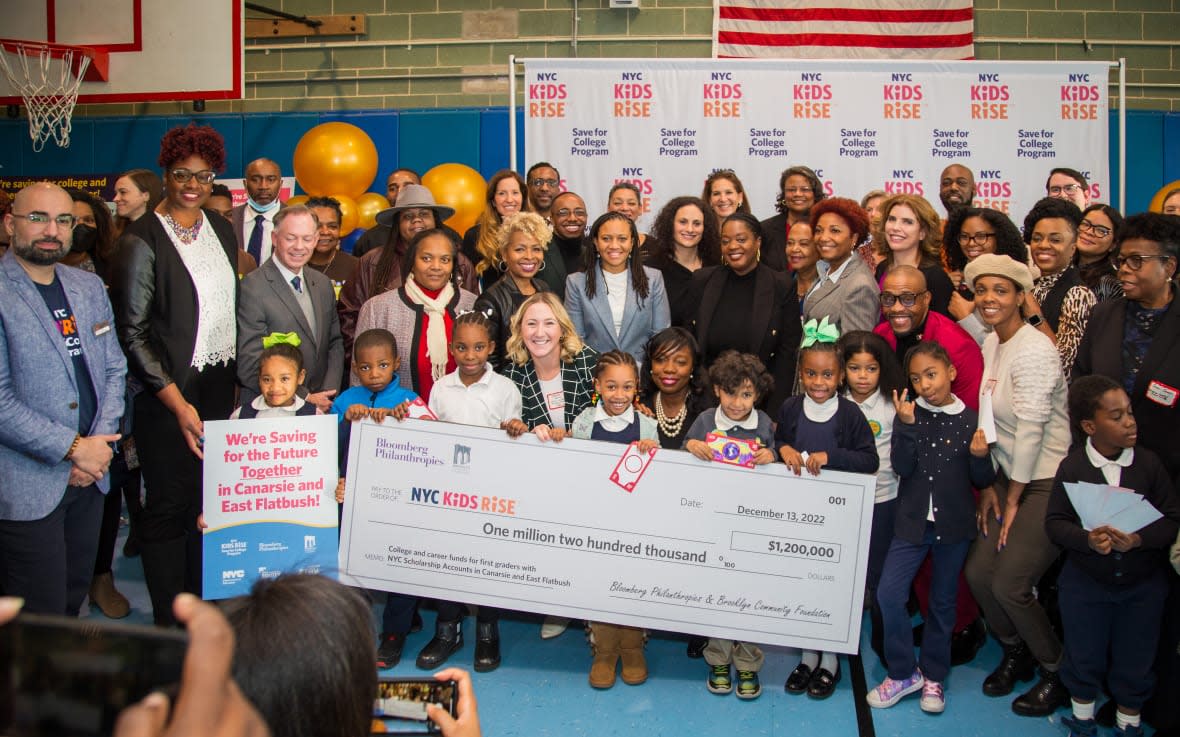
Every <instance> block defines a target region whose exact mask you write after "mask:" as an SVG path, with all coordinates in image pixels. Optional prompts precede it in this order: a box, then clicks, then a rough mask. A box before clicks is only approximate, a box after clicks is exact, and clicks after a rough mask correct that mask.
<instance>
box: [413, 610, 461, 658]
mask: <svg viewBox="0 0 1180 737" xmlns="http://www.w3.org/2000/svg"><path fill="white" fill-rule="evenodd" d="M461 647H463V632H462V630H461V629H460V626H459V623H458V622H435V624H434V638H433V639H431V641H430V642H428V643H426V647H424V648H422V652H420V653H418V661H417V663H418V667H419V668H422V669H423V670H434V669H435V668H437V667H439V666H440V665H442V664H443V663H445V662H447V658H449V657H451V655H452V654H454V652H455V651H456V650H458V649H459V648H461Z"/></svg>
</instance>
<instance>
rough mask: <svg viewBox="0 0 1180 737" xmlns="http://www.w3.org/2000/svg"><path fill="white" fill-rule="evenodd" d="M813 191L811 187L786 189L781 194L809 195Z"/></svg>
mask: <svg viewBox="0 0 1180 737" xmlns="http://www.w3.org/2000/svg"><path fill="white" fill-rule="evenodd" d="M814 191H815V190H813V189H812V188H811V187H786V188H784V189H783V192H786V193H787V194H811V193H812V192H814Z"/></svg>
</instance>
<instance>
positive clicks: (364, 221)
mask: <svg viewBox="0 0 1180 737" xmlns="http://www.w3.org/2000/svg"><path fill="white" fill-rule="evenodd" d="M388 208H389V200H387V199H385V195H383V194H377V193H376V192H365V193H364V194H363V195H361V196H360V197H357V198H356V211H357V214H358V215H359V216H360V225H359V227H361V228H371V227H373V226H374V225H376V224H377V213H379V212H381V211H382V210H385V209H388Z"/></svg>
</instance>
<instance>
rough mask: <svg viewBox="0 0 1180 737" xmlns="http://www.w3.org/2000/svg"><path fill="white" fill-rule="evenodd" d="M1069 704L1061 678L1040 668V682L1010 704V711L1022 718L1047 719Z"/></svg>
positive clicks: (1067, 694)
mask: <svg viewBox="0 0 1180 737" xmlns="http://www.w3.org/2000/svg"><path fill="white" fill-rule="evenodd" d="M1068 703H1069V691H1067V690H1066V689H1065V686H1064V684H1062V683H1061V676H1059V675H1058V674H1057V673H1051V672H1049V671H1047V670H1045V669H1044V668H1041V680H1039V681H1037V684H1036V685H1035V686H1033V687H1032V688H1030V689H1029V690H1028V691H1026V692H1025V693H1024V694H1022V695H1020V696H1018V697H1017V698H1016V700H1015V701H1013V702H1012V711H1014V712H1016V713H1017V714H1019V715H1020V716H1022V717H1047V716H1049V715H1050V714H1052V713H1053V712H1055V711H1057V709H1058V707H1061V706H1065V705H1066V704H1068Z"/></svg>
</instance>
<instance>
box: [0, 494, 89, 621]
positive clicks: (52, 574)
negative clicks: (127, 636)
mask: <svg viewBox="0 0 1180 737" xmlns="http://www.w3.org/2000/svg"><path fill="white" fill-rule="evenodd" d="M102 505H103V494H102V492H101V491H99V490H98V487H97V486H95V485H93V484H92V485H90V486H86V487H82V488H79V487H76V486H70V487H67V488H66V493H65V495H64V496H62V498H61V501H60V502H59V503H58V505H57V507H56V508H54V510H53V511H52V512H50V513H49V514H48V515H47V516H45V517H42V518H41V519H36V520H28V521H15V520H3V521H0V589H3V591H4V593H5V594H6V595H8V596H20V597H24V600H25V605H24V607H23V609H22V611H25V612H32V613H33V614H57V615H63V614H64V615H66V616H71V617H73V616H77V614H78V610H79V609H81V607H82V601H83V600H84V599H85V598H86V594H87V593H88V592H89V591H90V579H91V577H92V575H93V573H94V556H95V552H96V551H97V550H98V527H99V524H100V523H101V522H102Z"/></svg>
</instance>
